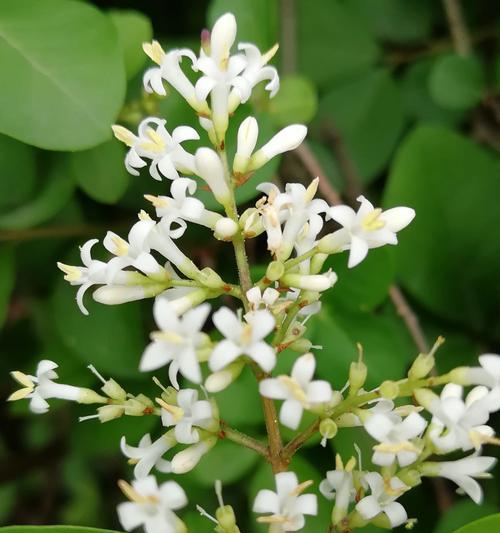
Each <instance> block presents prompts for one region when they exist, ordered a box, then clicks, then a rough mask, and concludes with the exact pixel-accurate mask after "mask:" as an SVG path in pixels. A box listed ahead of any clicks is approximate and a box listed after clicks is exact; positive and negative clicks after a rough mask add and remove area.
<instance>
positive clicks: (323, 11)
mask: <svg viewBox="0 0 500 533" xmlns="http://www.w3.org/2000/svg"><path fill="white" fill-rule="evenodd" d="M296 20H297V39H298V45H297V56H298V63H299V67H298V71H299V72H301V73H303V74H305V75H306V76H307V77H309V78H310V79H311V80H313V82H314V83H316V84H317V85H318V86H319V87H320V88H321V89H325V88H328V87H331V86H332V84H333V83H336V82H338V81H339V80H345V79H348V78H351V77H353V76H356V75H358V74H361V73H363V72H365V71H367V70H368V69H369V68H370V67H371V66H372V65H373V64H374V63H375V61H376V60H377V57H378V55H379V49H378V46H377V44H376V42H375V39H374V38H373V36H372V35H371V34H370V32H368V31H367V30H366V27H365V24H364V23H363V21H361V20H360V19H359V17H358V16H356V14H355V13H353V12H352V11H351V10H349V9H348V8H347V7H345V6H344V5H342V3H341V2H337V1H333V0H315V2H314V6H313V5H312V4H311V2H310V1H309V0H297V2H296ZM326 51H328V52H326Z"/></svg>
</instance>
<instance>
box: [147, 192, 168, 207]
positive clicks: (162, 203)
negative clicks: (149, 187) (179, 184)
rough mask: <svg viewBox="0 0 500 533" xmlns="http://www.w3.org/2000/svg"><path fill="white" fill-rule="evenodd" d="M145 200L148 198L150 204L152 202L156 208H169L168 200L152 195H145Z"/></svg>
mask: <svg viewBox="0 0 500 533" xmlns="http://www.w3.org/2000/svg"><path fill="white" fill-rule="evenodd" d="M144 198H146V200H147V201H148V202H151V203H152V204H153V205H154V206H155V207H167V206H168V200H167V199H166V198H162V197H160V196H153V195H152V194H145V195H144Z"/></svg>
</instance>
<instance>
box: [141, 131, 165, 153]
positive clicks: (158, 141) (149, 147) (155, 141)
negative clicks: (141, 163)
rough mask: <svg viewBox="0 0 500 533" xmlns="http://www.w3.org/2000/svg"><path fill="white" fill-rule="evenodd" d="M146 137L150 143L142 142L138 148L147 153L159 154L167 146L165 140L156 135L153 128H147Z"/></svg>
mask: <svg viewBox="0 0 500 533" xmlns="http://www.w3.org/2000/svg"><path fill="white" fill-rule="evenodd" d="M146 135H147V136H148V137H149V139H150V141H145V142H144V141H143V142H141V143H140V144H139V148H142V149H143V150H146V151H147V152H154V153H158V154H160V153H161V152H163V151H164V150H165V148H166V146H167V144H166V141H165V139H164V138H163V137H162V136H161V135H160V134H159V133H157V132H156V131H155V130H154V129H153V128H148V129H147V131H146Z"/></svg>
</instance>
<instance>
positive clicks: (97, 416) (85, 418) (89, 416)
mask: <svg viewBox="0 0 500 533" xmlns="http://www.w3.org/2000/svg"><path fill="white" fill-rule="evenodd" d="M93 418H99V415H87V416H80V417H78V422H85V421H86V420H92V419H93Z"/></svg>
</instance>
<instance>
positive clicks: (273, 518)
mask: <svg viewBox="0 0 500 533" xmlns="http://www.w3.org/2000/svg"><path fill="white" fill-rule="evenodd" d="M287 521H288V519H287V517H286V516H283V515H280V514H273V515H270V516H259V518H257V522H260V523H261V524H286V522H287Z"/></svg>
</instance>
